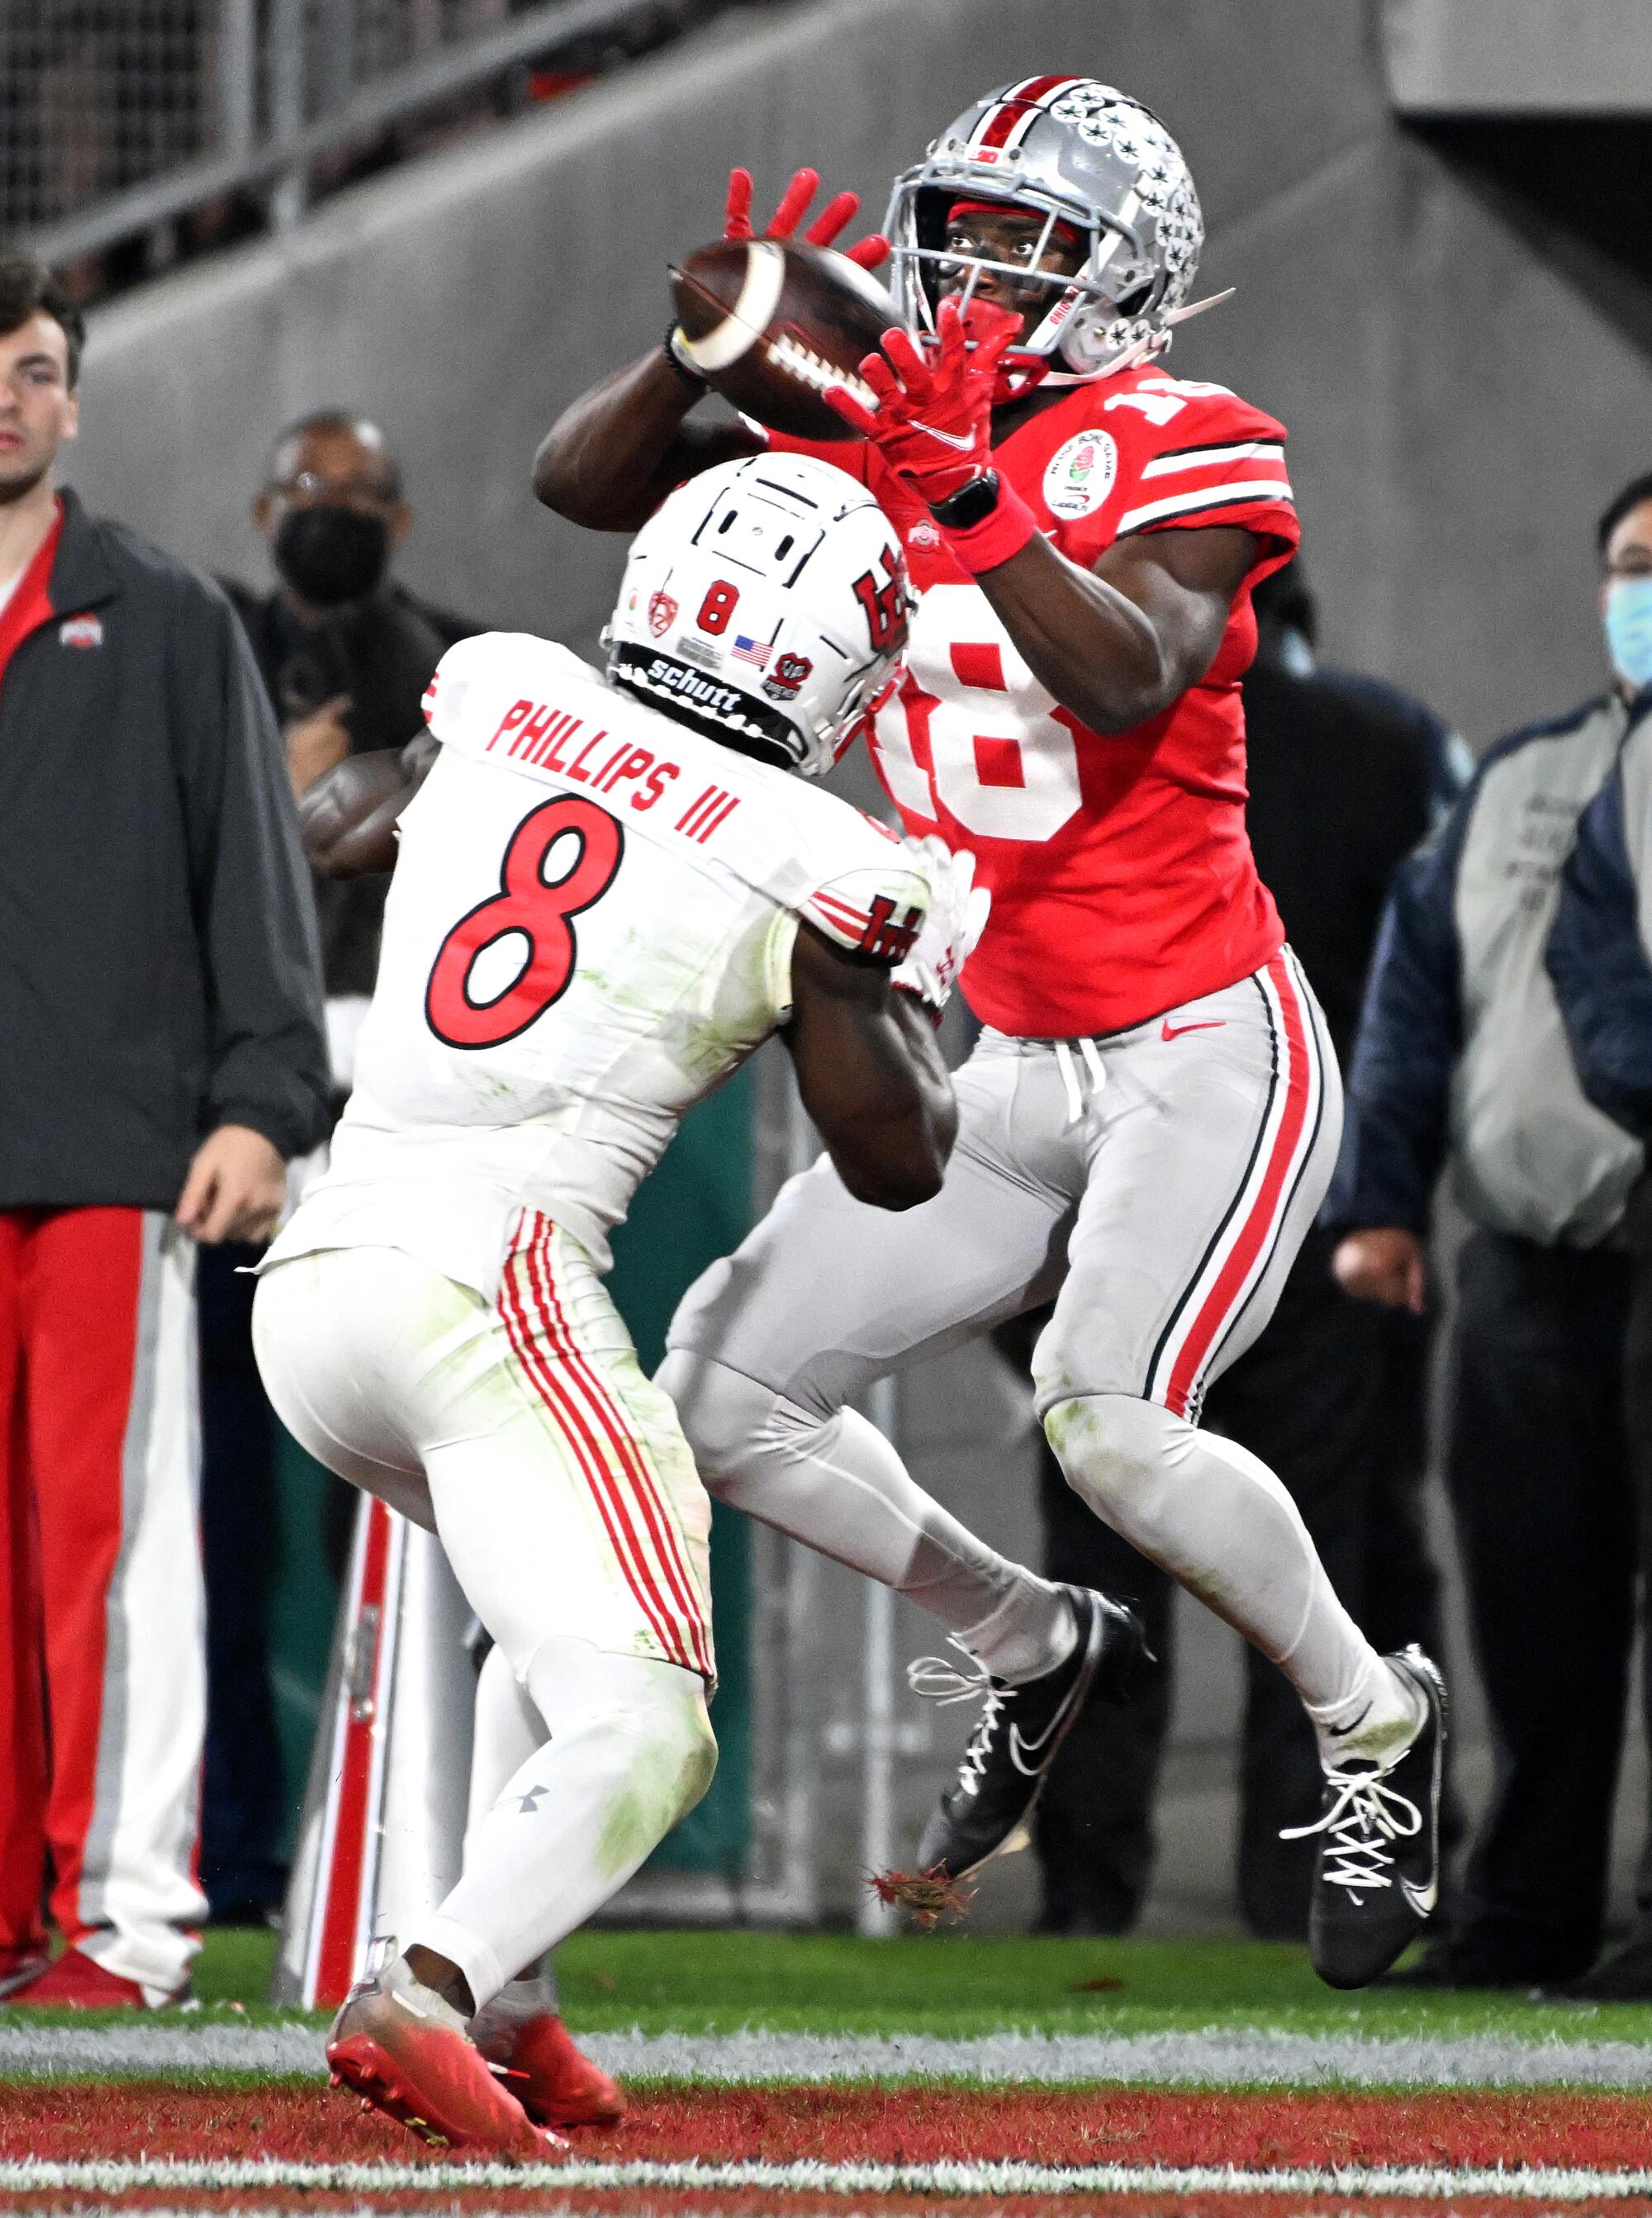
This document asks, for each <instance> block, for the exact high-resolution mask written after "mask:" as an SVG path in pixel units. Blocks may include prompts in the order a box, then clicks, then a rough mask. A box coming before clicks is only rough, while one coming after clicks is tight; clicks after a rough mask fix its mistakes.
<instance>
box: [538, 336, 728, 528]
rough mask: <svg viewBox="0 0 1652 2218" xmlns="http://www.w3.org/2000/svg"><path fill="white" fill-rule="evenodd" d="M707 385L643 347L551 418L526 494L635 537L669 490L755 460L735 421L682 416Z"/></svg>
mask: <svg viewBox="0 0 1652 2218" xmlns="http://www.w3.org/2000/svg"><path fill="white" fill-rule="evenodd" d="M704 390H705V388H704V387H702V386H699V385H697V384H691V383H690V381H689V380H688V379H687V378H686V377H685V376H684V373H683V372H682V371H681V370H679V369H676V368H675V367H674V366H673V365H672V363H671V362H670V361H669V360H668V359H667V357H666V354H665V348H664V347H663V346H658V347H654V348H653V349H651V350H650V351H649V352H648V353H647V354H645V355H642V356H639V357H638V359H637V360H636V361H635V362H628V364H627V365H626V367H625V368H624V369H616V371H615V372H614V374H613V375H612V376H611V377H605V378H603V380H602V381H601V383H600V384H597V385H593V386H591V387H589V389H588V390H587V391H585V392H584V393H581V394H580V395H579V399H578V400H575V401H573V402H572V404H571V405H570V406H568V407H566V408H565V409H564V410H563V412H562V413H561V414H560V416H559V417H558V418H557V419H556V421H555V423H554V424H552V426H551V428H550V430H549V431H548V432H547V433H546V434H545V437H544V438H543V439H542V440H541V443H540V449H539V452H538V453H537V454H536V455H535V457H534V493H535V499H539V500H541V501H542V502H543V503H544V505H545V506H546V507H547V508H554V510H555V511H556V512H557V514H558V515H559V516H566V517H567V519H568V521H569V522H570V523H571V524H585V525H586V526H588V528H589V529H590V530H593V531H638V530H640V529H641V528H642V526H643V525H644V524H647V521H648V518H649V517H651V516H652V515H653V512H654V511H655V510H656V509H657V508H658V507H659V504H660V502H661V501H662V500H664V499H665V496H666V494H667V493H671V492H673V491H675V489H676V488H677V487H678V486H680V485H682V484H683V483H684V481H685V480H687V479H689V478H691V477H695V476H696V475H697V474H699V472H700V471H702V470H708V469H710V468H713V466H714V465H715V464H716V463H718V462H733V461H734V460H735V459H736V458H737V457H738V456H739V455H756V454H760V453H761V452H762V449H763V442H762V440H761V439H760V438H758V436H757V434H756V433H755V432H753V431H747V430H746V427H745V425H744V424H731V423H721V424H715V423H714V424H690V423H688V422H686V421H685V420H684V419H685V418H686V417H687V415H688V412H689V411H690V409H691V408H692V407H693V406H694V405H695V403H696V401H697V400H701V399H702V397H703V394H704Z"/></svg>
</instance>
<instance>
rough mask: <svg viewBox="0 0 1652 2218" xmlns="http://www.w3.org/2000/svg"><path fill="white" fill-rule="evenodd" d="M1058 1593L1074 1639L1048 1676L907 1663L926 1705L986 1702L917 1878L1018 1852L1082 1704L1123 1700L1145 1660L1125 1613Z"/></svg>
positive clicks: (931, 1827) (927, 1838)
mask: <svg viewBox="0 0 1652 2218" xmlns="http://www.w3.org/2000/svg"><path fill="white" fill-rule="evenodd" d="M1062 1592H1063V1593H1064V1594H1065V1595H1066V1596H1067V1600H1068V1602H1070V1603H1071V1604H1072V1608H1073V1616H1074V1618H1075V1619H1076V1620H1077V1623H1078V1632H1079V1638H1078V1643H1077V1645H1076V1646H1075V1647H1074V1649H1073V1652H1072V1654H1071V1655H1070V1656H1069V1657H1067V1659H1066V1661H1065V1662H1063V1663H1058V1664H1057V1665H1056V1666H1055V1670H1053V1671H1045V1672H1043V1673H1042V1674H1041V1675H1040V1676H1038V1677H1037V1678H1036V1679H1029V1680H1026V1681H1025V1682H1024V1683H1023V1684H1022V1685H1020V1686H1018V1687H1010V1686H1006V1685H1005V1683H1004V1682H1003V1680H1001V1679H994V1678H993V1677H992V1676H991V1675H990V1674H989V1673H987V1672H986V1671H983V1670H981V1669H980V1667H979V1666H977V1668H976V1670H975V1671H974V1673H973V1674H972V1673H968V1672H963V1671H959V1670H956V1669H955V1668H954V1666H953V1665H951V1664H950V1663H947V1662H946V1661H945V1660H944V1658H943V1657H938V1656H925V1657H920V1658H919V1660H918V1662H917V1663H913V1665H912V1666H911V1667H910V1670H909V1673H908V1678H909V1682H910V1684H911V1686H912V1688H913V1693H914V1694H925V1695H927V1696H928V1697H929V1699H930V1700H931V1701H937V1702H956V1701H964V1700H965V1699H966V1698H967V1697H968V1696H969V1695H970V1694H981V1695H983V1696H984V1697H985V1701H984V1703H983V1707H982V1709H981V1716H980V1718H979V1719H978V1720H977V1722H976V1725H975V1730H974V1733H973V1734H972V1735H971V1737H970V1741H969V1745H968V1748H967V1749H966V1750H964V1756H963V1762H962V1763H961V1764H960V1766H959V1767H958V1777H957V1781H956V1785H954V1786H951V1787H948V1788H947V1789H946V1791H945V1793H944V1794H943V1795H942V1797H941V1800H940V1802H939V1803H938V1805H937V1807H936V1809H935V1811H934V1812H933V1814H932V1815H931V1818H930V1821H929V1823H928V1825H925V1828H924V1837H923V1839H922V1840H921V1841H920V1842H919V1845H918V1861H919V1868H921V1869H922V1870H923V1871H924V1872H925V1873H930V1872H935V1871H937V1870H938V1871H939V1872H941V1873H943V1874H944V1875H945V1876H946V1877H948V1878H950V1879H955V1880H958V1879H967V1878H968V1876H969V1874H971V1873H972V1872H976V1871H979V1870H980V1869H981V1866H982V1865H983V1864H984V1863H987V1862H990V1861H991V1859H992V1858H993V1856H1001V1855H1003V1854H1005V1852H1006V1851H1008V1850H1010V1849H1021V1848H1024V1847H1025V1846H1026V1844H1027V1839H1028V1835H1027V1831H1026V1821H1027V1819H1028V1818H1030V1816H1031V1814H1032V1809H1033V1805H1034V1804H1035V1803H1036V1801H1037V1800H1038V1797H1039V1795H1040V1794H1042V1793H1043V1785H1044V1781H1045V1779H1046V1777H1047V1776H1048V1775H1049V1767H1050V1765H1051V1764H1052V1763H1054V1762H1055V1751H1056V1750H1057V1749H1059V1748H1060V1746H1061V1743H1062V1742H1063V1741H1064V1740H1065V1739H1066V1738H1067V1734H1068V1733H1069V1732H1071V1731H1072V1729H1073V1723H1074V1720H1075V1719H1077V1717H1078V1715H1079V1713H1080V1711H1081V1710H1082V1709H1083V1708H1084V1706H1085V1704H1086V1702H1088V1701H1115V1702H1116V1701H1122V1700H1123V1697H1124V1695H1125V1694H1128V1693H1129V1691H1130V1689H1131V1688H1132V1687H1133V1686H1134V1685H1135V1683H1136V1682H1137V1680H1138V1679H1139V1678H1140V1676H1141V1675H1142V1671H1143V1670H1144V1669H1145V1667H1146V1666H1147V1665H1148V1663H1150V1662H1151V1661H1152V1658H1151V1657H1149V1655H1148V1645H1147V1642H1146V1639H1144V1637H1143V1635H1142V1626H1141V1622H1140V1620H1138V1619H1137V1618H1136V1616H1135V1613H1134V1612H1133V1611H1131V1610H1128V1609H1126V1608H1124V1607H1123V1604H1122V1603H1119V1602H1109V1601H1108V1599H1107V1597H1106V1595H1101V1594H1096V1593H1093V1592H1092V1590H1091V1589H1089V1588H1087V1587H1064V1588H1063V1589H1062ZM954 1645H955V1646H958V1645H962V1644H960V1643H956V1642H955V1643H954ZM964 1653H965V1654H966V1655H967V1654H968V1650H965V1651H964Z"/></svg>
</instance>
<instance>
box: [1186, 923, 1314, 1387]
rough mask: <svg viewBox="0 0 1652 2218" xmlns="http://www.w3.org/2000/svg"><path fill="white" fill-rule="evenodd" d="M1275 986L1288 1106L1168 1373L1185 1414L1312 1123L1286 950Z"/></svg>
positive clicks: (1273, 968) (1283, 1198) (1285, 1194)
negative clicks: (1225, 1257)
mask: <svg viewBox="0 0 1652 2218" xmlns="http://www.w3.org/2000/svg"><path fill="white" fill-rule="evenodd" d="M1267 973H1268V976H1269V978H1270V979H1271V982H1272V984H1273V990H1274V992H1275V993H1276V994H1278V996H1279V1008H1280V1013H1281V1015H1282V1017H1283V1019H1284V1034H1285V1054H1286V1059H1287V1069H1286V1074H1285V1099H1284V1109H1283V1111H1282V1112H1281V1114H1280V1118H1279V1126H1278V1131H1277V1132H1276V1133H1275V1134H1274V1138H1273V1150H1272V1153H1271V1155H1269V1157H1268V1161H1267V1167H1266V1168H1265V1171H1264V1173H1263V1175H1262V1183H1261V1186H1260V1187H1259V1190H1258V1193H1257V1196H1256V1199H1255V1200H1254V1202H1253V1204H1252V1205H1251V1209H1250V1213H1249V1214H1248V1216H1247V1217H1246V1218H1245V1221H1244V1223H1243V1224H1241V1226H1240V1228H1239V1230H1238V1232H1237V1233H1236V1234H1235V1236H1234V1242H1233V1245H1232V1246H1231V1248H1229V1249H1228V1260H1227V1261H1226V1262H1225V1263H1224V1264H1223V1265H1222V1269H1221V1272H1220V1273H1219V1274H1218V1276H1217V1279H1216V1284H1215V1286H1212V1287H1211V1289H1210V1292H1209V1294H1208V1295H1207V1296H1206V1297H1205V1300H1204V1305H1203V1308H1202V1309H1201V1310H1200V1311H1199V1313H1198V1316H1197V1317H1196V1318H1195V1319H1194V1322H1193V1328H1192V1329H1191V1332H1190V1333H1189V1334H1188V1335H1187V1338H1186V1339H1185V1341H1183V1342H1182V1352H1181V1354H1179V1356H1178V1357H1177V1359H1176V1364H1175V1368H1174V1369H1173V1370H1172V1372H1171V1374H1170V1388H1169V1391H1168V1392H1167V1393H1166V1396H1165V1402H1166V1406H1167V1407H1168V1408H1169V1409H1171V1410H1172V1412H1173V1414H1174V1415H1175V1416H1179V1417H1185V1416H1186V1415H1187V1404H1188V1399H1189V1397H1190V1396H1191V1393H1192V1391H1193V1388H1194V1385H1196V1384H1197V1380H1198V1377H1199V1374H1200V1372H1202V1371H1203V1368H1204V1366H1205V1364H1206V1363H1207V1362H1208V1361H1209V1360H1210V1354H1211V1351H1212V1349H1213V1348H1215V1347H1216V1343H1217V1341H1218V1339H1219V1337H1220V1335H1221V1333H1222V1329H1223V1328H1224V1327H1225V1326H1226V1324H1227V1323H1228V1318H1229V1317H1230V1316H1231V1315H1232V1312H1233V1310H1234V1305H1235V1304H1236V1303H1237V1302H1238V1300H1239V1299H1240V1297H1241V1294H1245V1293H1246V1292H1247V1287H1246V1281H1247V1279H1248V1277H1249V1275H1250V1271H1251V1266H1252V1265H1253V1263H1254V1262H1255V1261H1256V1259H1257V1257H1258V1256H1259V1255H1260V1254H1261V1252H1262V1247H1263V1243H1264V1242H1265V1241H1266V1240H1268V1239H1270V1238H1271V1236H1272V1234H1273V1232H1274V1230H1275V1229H1276V1227H1277V1225H1278V1221H1279V1219H1280V1217H1282V1216H1283V1215H1284V1211H1285V1208H1286V1207H1287V1206H1288V1205H1289V1203H1290V1192H1289V1189H1288V1187H1287V1185H1286V1180H1287V1178H1288V1176H1289V1174H1290V1170H1291V1168H1292V1167H1293V1165H1294V1164H1295V1163H1296V1158H1297V1154H1298V1151H1299V1149H1301V1147H1302V1137H1303V1134H1304V1132H1305V1131H1306V1129H1307V1124H1308V1097H1309V1087H1310V1084H1311V1082H1312V1074H1311V1072H1310V1070H1309V1044H1308V1042H1309V1029H1310V1026H1309V1020H1308V1019H1306V1018H1305V1017H1304V1015H1303V1013H1302V997H1301V995H1300V994H1298V992H1297V990H1296V979H1295V977H1294V976H1292V974H1291V970H1290V964H1289V963H1287V962H1286V960H1285V958H1284V956H1283V955H1276V956H1275V957H1273V958H1272V960H1271V962H1270V963H1268V965H1267Z"/></svg>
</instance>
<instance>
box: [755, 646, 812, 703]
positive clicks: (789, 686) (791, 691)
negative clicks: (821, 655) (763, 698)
mask: <svg viewBox="0 0 1652 2218" xmlns="http://www.w3.org/2000/svg"><path fill="white" fill-rule="evenodd" d="M813 669H814V664H813V663H812V662H811V661H810V660H809V659H808V657H807V654H777V655H776V657H775V666H774V668H773V669H772V670H771V671H770V672H769V675H768V676H767V677H766V678H764V681H763V690H764V692H765V693H766V694H768V695H769V697H770V699H771V700H775V701H793V700H795V699H796V697H797V695H798V693H799V692H800V691H801V688H802V686H803V685H804V683H805V681H806V680H807V677H808V674H809V672H811V671H812V670H813Z"/></svg>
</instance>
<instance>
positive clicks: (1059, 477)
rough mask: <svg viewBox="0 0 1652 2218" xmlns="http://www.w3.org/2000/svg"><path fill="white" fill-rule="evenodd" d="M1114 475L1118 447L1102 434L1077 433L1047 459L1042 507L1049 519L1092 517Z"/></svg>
mask: <svg viewBox="0 0 1652 2218" xmlns="http://www.w3.org/2000/svg"><path fill="white" fill-rule="evenodd" d="M1117 475H1118V445H1117V441H1116V440H1115V439H1114V438H1113V437H1112V436H1111V433H1109V432H1106V431H1080V433H1079V436H1078V437H1077V438H1076V439H1069V440H1068V441H1067V443H1066V445H1065V446H1062V447H1058V448H1057V449H1055V453H1054V454H1053V455H1051V456H1050V458H1049V463H1048V464H1047V466H1046V468H1045V470H1044V506H1045V507H1046V508H1047V509H1048V510H1049V512H1050V514H1051V515H1052V516H1067V517H1072V516H1093V515H1094V514H1095V512H1096V511H1097V510H1098V508H1099V507H1100V506H1101V504H1102V503H1103V501H1104V500H1105V499H1106V498H1107V496H1108V494H1109V493H1111V491H1112V489H1113V480H1114V479H1115V478H1116V477H1117Z"/></svg>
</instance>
